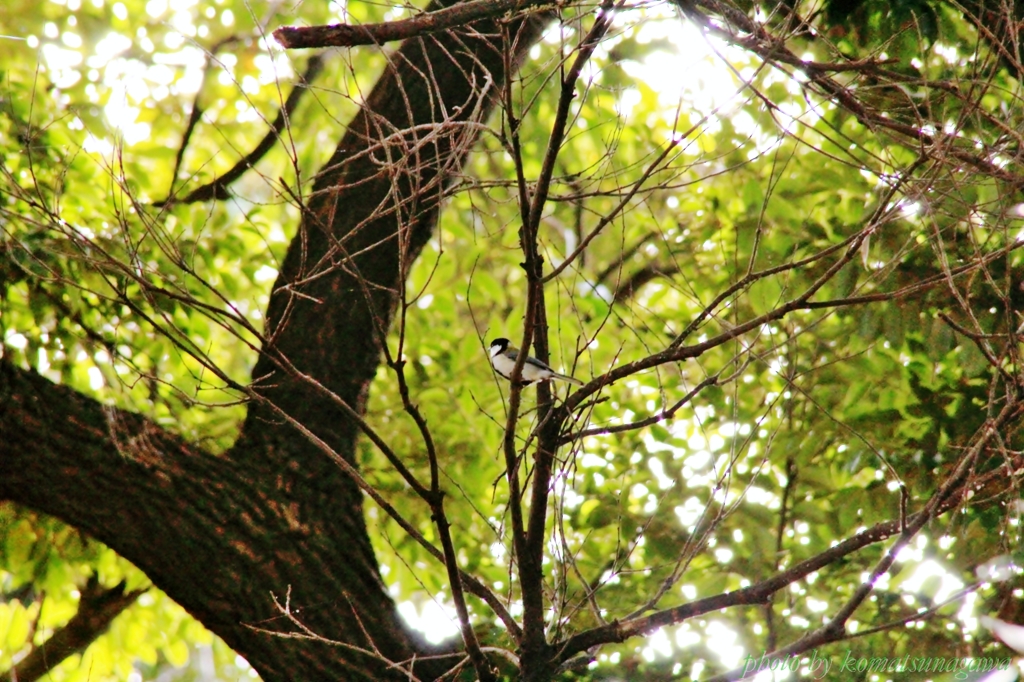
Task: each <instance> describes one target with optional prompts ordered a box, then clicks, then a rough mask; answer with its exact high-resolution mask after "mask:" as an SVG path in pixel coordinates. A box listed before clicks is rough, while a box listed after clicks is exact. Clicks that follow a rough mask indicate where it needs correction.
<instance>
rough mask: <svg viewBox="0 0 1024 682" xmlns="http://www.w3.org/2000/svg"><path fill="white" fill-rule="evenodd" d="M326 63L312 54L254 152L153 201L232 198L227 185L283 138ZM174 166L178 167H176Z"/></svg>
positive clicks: (185, 141)
mask: <svg viewBox="0 0 1024 682" xmlns="http://www.w3.org/2000/svg"><path fill="white" fill-rule="evenodd" d="M323 67H324V58H323V56H321V55H314V56H313V57H310V59H309V62H308V63H307V64H306V70H305V72H304V73H303V74H302V75H301V76H300V77H299V82H298V83H296V84H295V86H294V87H293V88H292V91H291V92H290V93H289V94H288V99H286V100H285V102H284V106H283V107H281V109H280V111H278V112H277V118H275V119H274V122H273V123H272V124H271V125H270V130H269V131H267V134H266V135H264V136H263V139H262V140H260V143H259V144H258V145H256V147H255V148H253V150H252V151H251V152H249V153H248V154H246V155H245V156H244V157H242V159H240V160H239V161H238V163H236V164H235V165H234V166H232V167H231V169H230V170H228V171H227V172H226V173H224V174H223V175H221V176H220V177H218V178H216V179H214V180H213V181H211V182H208V183H206V184H205V185H203V186H201V187H197V188H195V189H194V190H192V191H191V192H189V193H188V194H187V195H185V196H184V197H182V198H180V199H178V198H175V197H174V193H173V192H171V194H170V195H168V197H167V198H166V199H164V200H163V201H158V202H157V203H155V204H153V205H154V206H156V207H157V208H161V207H163V206H166V205H169V204H194V203H196V202H199V201H210V200H211V199H218V200H223V199H228V198H230V197H231V194H230V193H229V192H228V187H229V186H230V185H231V183H233V182H234V181H235V180H237V179H238V178H240V177H242V175H243V174H244V173H245V172H246V171H247V170H249V169H250V168H252V167H253V166H254V165H256V163H257V162H258V161H259V160H260V159H262V158H263V157H264V156H265V155H266V153H267V152H269V151H270V150H271V149H273V147H274V145H275V144H276V143H277V141H278V140H279V139H280V138H281V131H282V130H284V129H285V127H286V126H287V125H288V121H289V119H290V118H291V115H292V114H293V113H294V112H295V109H296V108H297V107H298V106H299V102H300V101H301V100H302V96H303V95H304V94H306V92H307V91H308V90H309V84H310V83H312V82H313V81H314V80H315V79H316V77H317V76H318V75H319V74H320V72H321V71H322V70H323ZM196 112H201V110H200V109H199V107H198V104H197V105H194V106H193V108H192V117H191V118H190V119H189V123H188V128H187V129H186V133H185V137H184V139H183V141H182V146H181V149H180V150H179V162H180V155H181V153H182V152H183V151H184V149H185V146H186V145H187V144H188V137H189V135H191V129H192V128H193V127H194V126H195V123H196V121H198V116H197V115H196ZM175 170H176V171H177V167H176V169H175ZM176 179H177V172H175V174H174V176H173V177H172V179H171V182H174V181H175V180H176Z"/></svg>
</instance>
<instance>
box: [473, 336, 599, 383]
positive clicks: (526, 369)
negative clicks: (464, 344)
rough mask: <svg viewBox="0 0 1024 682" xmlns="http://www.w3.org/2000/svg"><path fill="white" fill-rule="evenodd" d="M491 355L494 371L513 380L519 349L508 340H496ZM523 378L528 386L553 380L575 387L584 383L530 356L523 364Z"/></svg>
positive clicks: (493, 342)
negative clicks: (536, 382) (513, 369)
mask: <svg viewBox="0 0 1024 682" xmlns="http://www.w3.org/2000/svg"><path fill="white" fill-rule="evenodd" d="M490 354H491V366H492V367H494V371H495V372H497V373H498V374H500V375H501V376H503V377H505V378H506V379H509V380H511V379H512V368H513V367H515V365H516V359H517V358H518V357H519V349H518V348H516V347H515V346H513V345H512V343H511V342H510V341H509V340H508V339H506V338H500V339H494V340H493V341H491V347H490ZM521 376H522V380H523V383H524V384H527V385H529V384H532V383H534V382H535V381H550V380H551V379H557V380H559V381H566V382H568V383H570V384H573V385H575V386H582V385H583V382H582V381H580V380H579V379H574V378H572V377H570V376H566V375H564V374H559V373H558V372H556V371H555V370H553V369H551V368H550V367H548V366H547V365H545V364H544V363H543V362H541V361H540V360H538V359H537V358H534V357H531V356H529V355H527V356H526V361H525V362H523V371H522V373H521Z"/></svg>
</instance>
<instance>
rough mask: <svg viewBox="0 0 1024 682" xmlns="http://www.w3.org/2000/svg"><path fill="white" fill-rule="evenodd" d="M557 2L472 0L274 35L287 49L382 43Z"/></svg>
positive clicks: (292, 28) (289, 29) (285, 30)
mask: <svg viewBox="0 0 1024 682" xmlns="http://www.w3.org/2000/svg"><path fill="white" fill-rule="evenodd" d="M551 4H554V2H553V0H472V1H471V2H463V3H460V4H457V5H453V6H451V7H445V8H444V9H439V10H434V11H433V12H423V13H422V14H417V15H416V16H414V17H409V18H408V19H400V20H398V21H385V22H382V23H378V24H363V25H352V24H331V25H330V26H282V27H281V28H279V29H277V30H276V31H274V38H276V39H277V42H279V43H281V45H282V46H283V47H284V48H285V49H288V50H294V49H298V48H303V47H355V46H357V45H383V44H385V43H390V42H392V41H395V40H405V39H407V38H414V37H417V36H424V35H429V34H431V33H437V32H439V31H445V30H447V29H450V28H455V27H457V26H465V25H466V24H468V23H470V22H472V21H478V20H480V19H488V18H492V17H500V16H501V15H503V14H510V13H516V12H521V11H523V10H526V9H531V8H537V7H543V6H545V5H551Z"/></svg>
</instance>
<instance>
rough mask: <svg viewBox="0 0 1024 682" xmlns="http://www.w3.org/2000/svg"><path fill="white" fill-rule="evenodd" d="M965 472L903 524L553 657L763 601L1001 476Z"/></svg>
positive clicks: (614, 628)
mask: <svg viewBox="0 0 1024 682" xmlns="http://www.w3.org/2000/svg"><path fill="white" fill-rule="evenodd" d="M1018 417H1019V413H1018V408H1017V407H1011V408H1008V409H1005V410H1004V411H1003V413H1002V414H1001V415H1000V416H999V417H998V418H997V419H995V420H992V421H991V422H988V423H986V424H985V426H984V427H983V428H982V429H981V430H980V431H979V433H981V435H980V436H979V438H978V439H977V440H976V442H975V444H974V446H973V447H972V451H971V452H969V453H965V455H964V457H963V458H962V459H961V463H962V464H963V463H965V462H969V461H973V458H974V457H975V456H976V455H977V454H978V453H979V452H980V451H981V450H982V449H983V448H984V445H985V443H986V442H987V440H988V439H989V438H991V437H992V435H994V433H995V431H996V430H998V429H999V428H1002V427H1005V426H1006V424H1008V423H1009V422H1010V421H1012V420H1014V419H1017V418H1018ZM1020 463H1021V462H1020V458H1019V457H1018V461H1017V462H1016V463H1015V466H1019V465H1020ZM967 472H969V467H966V468H965V469H964V470H960V469H959V468H958V470H957V472H954V473H953V474H951V475H950V477H949V478H948V479H947V481H946V485H944V486H943V488H942V489H941V490H940V491H939V492H936V494H935V495H933V496H932V497H931V498H930V499H929V502H928V503H927V504H926V505H925V507H924V508H923V509H922V510H921V511H919V512H917V513H915V514H911V515H910V516H909V517H908V518H907V519H906V524H904V523H903V522H902V521H901V520H899V519H896V520H893V521H886V522H883V523H879V524H876V525H875V526H873V527H871V528H869V529H867V530H864V531H861V532H860V533H857V534H856V535H854V536H853V537H851V538H847V539H846V540H843V541H842V542H840V543H839V544H837V545H834V546H832V547H830V548H829V549H827V550H825V551H824V552H821V553H820V554H817V555H816V556H813V557H811V558H810V559H807V560H806V561H802V562H800V563H799V564H797V565H795V566H793V567H792V568H790V569H788V570H786V571H783V572H782V573H778V574H776V575H774V576H772V577H771V578H768V579H767V580H764V581H762V582H759V583H757V584H755V585H751V586H750V587H745V588H743V589H740V590H736V591H734V592H725V593H722V594H717V595H714V596H711V597H706V598H704V599H698V600H697V601H693V602H690V603H687V604H682V605H680V606H675V607H672V608H669V609H664V610H661V611H656V612H654V613H651V614H649V615H646V616H642V617H639V618H634V619H631V620H628V621H621V622H619V621H616V622H613V623H609V624H608V625H604V626H600V627H596V628H593V629H591V630H587V631H586V632H581V633H579V634H577V635H573V636H572V637H569V638H568V639H566V640H565V641H564V642H562V643H561V644H560V645H556V647H557V648H558V651H559V660H561V661H567V660H569V659H570V658H572V656H574V655H576V654H578V653H580V652H582V651H586V650H587V649H589V648H591V647H593V646H597V645H601V644H610V643H614V642H623V641H625V640H627V639H629V638H630V637H635V636H638V635H643V634H646V633H649V632H653V631H654V630H657V629H658V628H661V627H665V626H668V625H673V624H676V623H681V622H683V621H684V620H687V619H690V618H693V617H695V616H700V615H702V614H705V613H710V612H712V611H718V610H720V609H724V608H729V607H731V606H749V605H759V604H765V603H767V601H768V599H769V598H770V597H771V595H773V594H775V593H776V592H778V591H779V590H781V589H784V588H785V587H787V586H788V585H791V584H792V583H794V582H796V581H797V580H801V579H803V578H805V577H806V576H808V575H810V574H811V573H813V572H815V571H819V570H821V569H822V568H825V567H826V566H829V565H831V564H833V563H835V562H836V561H839V560H840V559H843V558H844V557H847V556H849V555H851V554H853V553H854V552H856V551H858V550H860V549H863V548H864V547H867V546H869V545H873V544H876V543H878V542H882V541H884V540H886V539H888V538H890V537H893V536H895V535H901V536H902V535H903V534H904V533H906V532H907V531H908V530H909V529H910V528H914V529H915V530H914V533H915V534H916V532H918V530H920V528H921V527H923V526H924V524H925V523H927V522H928V521H929V520H931V519H933V518H935V517H936V516H938V515H940V514H943V513H945V512H948V511H950V510H952V509H955V508H956V507H957V506H959V505H960V504H962V503H964V502H965V500H969V499H973V498H972V493H974V492H976V491H978V490H981V489H982V488H983V487H984V486H985V485H986V484H987V483H988V482H990V481H992V480H1000V479H1002V478H1004V477H1005V471H1003V470H997V471H992V472H989V473H987V474H985V475H984V476H979V477H977V478H976V479H974V480H972V481H968V482H967V483H966V484H965V483H964V481H963V475H964V474H966V473H967ZM828 641H834V640H828ZM823 643H825V640H822V641H819V642H817V644H818V645H820V644H823ZM803 650H806V649H803ZM790 653H793V652H789V651H788V650H787V649H782V650H780V651H779V652H775V653H773V654H772V655H776V654H777V655H779V656H785V655H789V654H790ZM730 679H731V678H730Z"/></svg>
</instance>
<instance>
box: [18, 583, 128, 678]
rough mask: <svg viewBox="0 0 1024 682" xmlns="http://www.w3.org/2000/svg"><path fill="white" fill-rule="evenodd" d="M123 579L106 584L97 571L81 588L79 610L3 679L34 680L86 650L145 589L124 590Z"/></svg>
mask: <svg viewBox="0 0 1024 682" xmlns="http://www.w3.org/2000/svg"><path fill="white" fill-rule="evenodd" d="M124 588H125V584H124V582H121V583H119V584H118V585H115V586H114V587H103V586H102V585H100V583H99V579H98V578H97V577H96V576H95V575H94V576H92V577H91V578H89V582H88V583H87V584H86V586H85V587H84V588H82V590H81V596H80V597H79V600H78V611H77V612H76V613H75V615H74V616H72V617H71V620H69V621H68V622H67V623H66V624H65V625H64V626H63V627H60V628H58V629H57V630H56V632H54V633H53V635H51V636H50V638H49V639H47V640H46V641H45V642H43V643H42V644H40V645H39V646H37V647H35V648H34V649H33V650H32V651H31V652H29V654H28V656H26V657H25V658H24V659H22V660H21V661H20V662H19V663H18V664H17V665H15V666H14V667H12V668H11V669H10V670H8V671H7V672H5V673H3V674H0V682H34V680H38V679H39V678H41V677H43V676H44V675H46V674H47V673H49V672H50V671H51V670H53V669H54V668H56V667H57V666H58V665H60V664H61V662H62V661H64V659H66V658H67V657H68V656H72V655H74V654H77V653H81V652H82V651H85V648H86V647H87V646H89V645H90V644H92V643H93V641H95V639H96V638H97V637H99V636H100V635H102V634H103V633H104V632H106V631H107V628H108V627H110V624H111V623H112V622H113V621H114V619H115V618H117V617H118V616H119V615H121V613H123V612H124V610H125V609H127V608H128V607H129V606H131V605H132V604H134V603H135V600H136V599H138V598H139V597H140V596H141V595H142V594H144V593H145V592H146V590H145V589H140V590H131V591H130V592H125V590H124Z"/></svg>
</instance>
